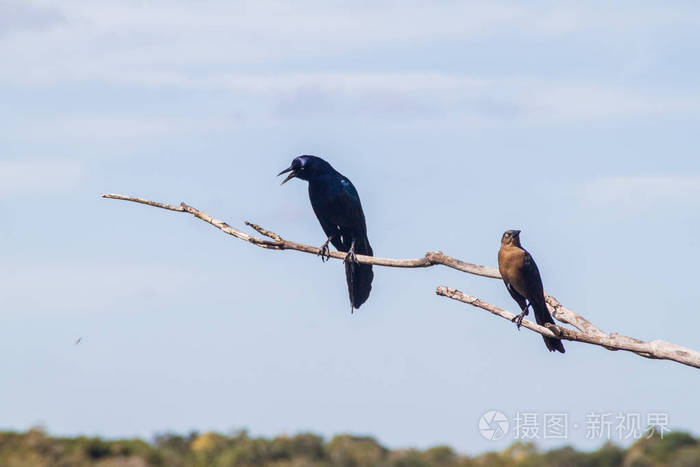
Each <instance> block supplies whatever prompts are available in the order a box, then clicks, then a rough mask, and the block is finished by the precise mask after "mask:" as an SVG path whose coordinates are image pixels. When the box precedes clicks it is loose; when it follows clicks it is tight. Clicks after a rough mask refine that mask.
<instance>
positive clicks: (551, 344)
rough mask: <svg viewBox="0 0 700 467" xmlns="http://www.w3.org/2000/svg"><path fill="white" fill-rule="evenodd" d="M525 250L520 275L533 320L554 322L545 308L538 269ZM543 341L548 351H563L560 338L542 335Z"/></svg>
mask: <svg viewBox="0 0 700 467" xmlns="http://www.w3.org/2000/svg"><path fill="white" fill-rule="evenodd" d="M523 251H524V252H525V260H524V261H523V267H522V271H523V273H522V276H523V279H524V285H525V288H526V292H527V294H526V295H525V296H526V297H527V299H528V300H529V301H530V304H531V305H532V310H533V311H534V312H535V321H537V324H539V325H540V326H544V325H545V324H547V323H551V324H556V323H555V322H554V320H553V319H552V315H550V314H549V310H548V309H547V302H545V299H544V287H542V278H541V277H540V270H539V269H538V268H537V264H535V260H534V259H532V256H530V253H528V252H527V250H524V249H523ZM542 338H543V339H544V343H545V345H546V346H547V349H549V351H550V352H553V351H555V350H557V351H559V352H561V353H564V352H565V350H564V344H562V342H561V340H560V339H553V338H551V337H544V336H542Z"/></svg>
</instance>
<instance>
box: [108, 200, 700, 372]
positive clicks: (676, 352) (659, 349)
mask: <svg viewBox="0 0 700 467" xmlns="http://www.w3.org/2000/svg"><path fill="white" fill-rule="evenodd" d="M102 197H103V198H109V199H118V200H122V201H131V202H134V203H140V204H145V205H148V206H153V207H157V208H161V209H167V210H170V211H177V212H186V213H189V214H192V215H193V216H195V217H197V218H198V219H201V220H203V221H204V222H207V223H209V224H211V225H213V226H214V227H216V228H218V229H219V230H221V231H222V232H224V233H227V234H229V235H232V236H234V237H236V238H239V239H241V240H244V241H247V242H250V243H252V244H253V245H256V246H259V247H261V248H267V249H272V250H296V251H302V252H304V253H311V254H319V252H320V249H319V248H318V247H314V246H311V245H305V244H303V243H297V242H293V241H291V240H285V239H284V238H282V237H281V236H280V235H279V234H277V233H275V232H271V231H269V230H266V229H264V228H263V227H261V226H259V225H257V224H253V223H251V222H248V221H246V222H245V224H246V225H248V226H249V227H251V228H252V229H253V230H255V231H256V232H258V233H259V234H260V235H262V236H264V237H267V238H269V239H271V240H267V239H265V238H260V237H256V236H253V235H250V234H247V233H245V232H243V231H242V230H239V229H236V228H235V227H231V226H230V225H228V224H227V223H226V222H224V221H221V220H219V219H216V218H214V217H211V216H210V215H209V214H207V213H205V212H204V211H200V210H199V209H196V208H194V207H192V206H189V205H187V204H185V203H180V205H179V206H173V205H170V204H165V203H159V202H157V201H150V200H146V199H142V198H137V197H133V196H125V195H119V194H111V193H105V194H103V195H102ZM330 256H331V257H332V258H336V259H341V260H343V259H345V256H346V254H345V253H343V252H340V251H331V252H330ZM357 260H358V261H359V262H360V263H363V264H373V265H376V266H387V267H394V268H426V267H431V266H436V265H442V266H447V267H449V268H452V269H456V270H458V271H462V272H466V273H468V274H474V275H477V276H482V277H489V278H493V279H500V278H501V275H500V273H499V272H498V269H496V268H492V267H488V266H481V265H478V264H472V263H467V262H465V261H461V260H459V259H456V258H452V257H451V256H447V255H445V254H443V253H442V252H441V251H429V252H427V253H426V254H425V256H424V257H422V258H415V259H394V258H380V257H377V256H364V255H357ZM436 293H437V294H438V295H441V296H444V297H448V298H451V299H453V300H458V301H460V302H464V303H468V304H469V305H472V306H475V307H478V308H482V309H484V310H486V311H489V312H491V313H493V314H495V315H497V316H500V317H502V318H505V319H508V320H511V319H512V318H513V317H515V315H514V314H513V313H510V312H509V311H506V310H503V309H501V308H498V307H496V306H494V305H491V304H489V303H486V302H483V301H481V300H479V299H478V298H476V297H472V296H470V295H467V294H464V293H462V292H460V291H459V290H456V289H453V288H450V287H445V286H440V287H438V288H437V290H436ZM546 299H547V306H548V308H549V310H550V312H551V313H552V316H553V317H554V318H556V319H557V320H558V321H561V322H563V323H567V324H570V325H572V326H574V327H575V328H577V329H578V331H574V330H572V329H568V328H564V327H561V326H557V325H552V324H548V325H547V327H544V326H540V325H538V324H535V323H532V322H530V321H527V320H523V323H522V326H523V327H525V328H527V329H529V330H531V331H534V332H536V333H539V334H542V335H544V336H547V337H556V338H560V339H566V340H570V341H578V342H585V343H587V344H593V345H599V346H601V347H604V348H606V349H608V350H625V351H629V352H633V353H636V354H638V355H641V356H643V357H646V358H654V359H663V360H672V361H675V362H678V363H682V364H684V365H688V366H692V367H695V368H700V352H697V351H694V350H691V349H687V348H685V347H681V346H678V345H675V344H671V343H669V342H665V341H662V340H653V341H649V342H645V341H641V340H638V339H634V338H632V337H626V336H620V335H618V334H616V333H613V334H607V333H605V332H603V331H601V330H600V329H599V328H597V327H596V326H595V325H593V324H592V323H591V322H590V321H588V320H587V319H585V318H584V317H583V316H581V315H579V314H578V313H575V312H574V311H572V310H570V309H568V308H566V307H564V306H563V305H562V304H561V303H559V301H558V300H557V299H556V298H554V297H552V296H551V295H547V297H546Z"/></svg>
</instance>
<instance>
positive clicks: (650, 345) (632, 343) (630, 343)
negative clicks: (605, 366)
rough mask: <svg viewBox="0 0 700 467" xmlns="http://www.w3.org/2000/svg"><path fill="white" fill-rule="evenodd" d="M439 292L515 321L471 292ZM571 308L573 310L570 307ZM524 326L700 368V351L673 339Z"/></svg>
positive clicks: (557, 335)
mask: <svg viewBox="0 0 700 467" xmlns="http://www.w3.org/2000/svg"><path fill="white" fill-rule="evenodd" d="M435 293H437V294H438V295H441V296H443V297H447V298H451V299H453V300H458V301H460V302H464V303H468V304H469V305H472V306H475V307H477V308H481V309H483V310H486V311H490V312H491V313H493V314H494V315H496V316H500V317H501V318H504V319H507V320H509V321H510V320H512V319H513V318H515V316H516V315H515V314H513V313H511V312H509V311H506V310H503V309H501V308H498V307H497V306H494V305H491V304H490V303H486V302H484V301H482V300H479V299H478V298H476V297H472V296H471V295H467V294H465V293H463V292H460V291H459V290H457V289H453V288H451V287H445V286H443V285H441V286H439V287H438V288H437V290H436V291H435ZM569 311H570V310H569ZM522 325H523V327H524V328H527V329H529V330H531V331H534V332H537V333H539V334H542V335H543V336H547V337H555V338H559V339H566V340H570V341H578V342H585V343H587V344H594V345H599V346H601V347H605V348H606V349H608V350H626V351H628V352H634V353H636V354H637V355H641V356H642V357H647V358H656V359H661V360H673V361H675V362H679V363H683V364H684V365H689V366H693V367H695V368H700V352H696V351H695V350H691V349H688V348H685V347H681V346H679V345H675V344H671V343H670V342H665V341H662V340H653V341H650V342H644V341H641V340H639V339H634V338H632V337H627V336H620V335H618V334H605V333H602V335H592V334H586V333H582V332H578V331H574V330H571V329H567V328H563V327H561V326H557V325H553V324H547V325H546V327H545V326H540V325H539V324H535V323H532V322H530V321H528V320H525V319H524V320H523V324H522Z"/></svg>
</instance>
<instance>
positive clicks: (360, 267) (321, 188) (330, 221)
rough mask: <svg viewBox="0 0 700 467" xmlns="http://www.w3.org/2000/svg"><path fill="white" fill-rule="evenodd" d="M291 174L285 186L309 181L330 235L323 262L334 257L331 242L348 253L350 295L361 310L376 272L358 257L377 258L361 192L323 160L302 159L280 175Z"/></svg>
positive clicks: (318, 214) (315, 205)
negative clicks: (374, 254) (291, 182)
mask: <svg viewBox="0 0 700 467" xmlns="http://www.w3.org/2000/svg"><path fill="white" fill-rule="evenodd" d="M287 172H289V175H287V178H285V179H284V180H283V181H282V183H281V184H282V185H284V184H285V183H286V182H287V181H289V180H291V179H292V178H295V177H296V178H300V179H302V180H306V181H307V182H309V199H311V207H312V208H313V209H314V213H315V214H316V217H317V218H318V221H319V222H320V223H321V227H322V228H323V231H324V232H325V233H326V235H327V236H328V239H327V240H326V242H325V243H324V244H323V245H322V246H321V251H320V252H319V255H321V260H327V259H328V258H329V257H330V250H329V248H328V242H331V243H332V244H333V246H335V247H336V248H337V249H338V251H343V252H347V253H348V254H347V256H346V257H345V277H346V279H347V282H348V294H349V295H350V305H351V308H350V311H353V310H354V309H355V308H359V307H360V305H362V304H363V303H365V301H367V298H368V297H369V293H370V291H371V290H372V279H373V278H374V273H373V272H372V265H371V264H360V263H358V262H357V258H356V257H355V254H356V253H357V254H360V255H367V256H372V255H373V252H372V247H371V246H370V244H369V240H368V239H367V225H366V224H365V214H364V212H362V203H360V196H359V195H358V194H357V190H356V189H355V187H354V186H353V184H352V182H350V180H348V179H347V177H345V176H343V175H342V174H341V173H339V172H337V171H336V170H335V169H334V168H333V167H332V166H331V165H330V164H329V163H328V162H326V161H324V160H323V159H321V158H320V157H316V156H308V155H305V156H299V157H297V158H295V159H294V160H293V161H292V165H291V166H289V168H287V169H284V170H283V171H282V172H280V173H279V174H278V176H279V175H282V174H284V173H287Z"/></svg>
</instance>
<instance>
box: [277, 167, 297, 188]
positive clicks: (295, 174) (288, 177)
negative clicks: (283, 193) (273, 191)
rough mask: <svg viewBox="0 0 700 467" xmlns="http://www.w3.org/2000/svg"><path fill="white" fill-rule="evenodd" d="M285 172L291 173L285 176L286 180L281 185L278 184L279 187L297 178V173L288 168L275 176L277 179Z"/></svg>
mask: <svg viewBox="0 0 700 467" xmlns="http://www.w3.org/2000/svg"><path fill="white" fill-rule="evenodd" d="M287 172H291V173H290V174H289V175H287V178H285V179H284V180H282V183H280V185H284V184H285V183H287V182H288V181H290V180H291V179H293V178H294V177H296V176H297V173H296V171H295V170H294V167H289V168H288V169H284V170H283V171H282V172H280V173H278V174H277V176H278V177H279V176H280V175H282V174H286V173H287Z"/></svg>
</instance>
